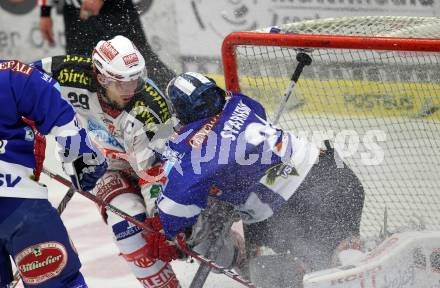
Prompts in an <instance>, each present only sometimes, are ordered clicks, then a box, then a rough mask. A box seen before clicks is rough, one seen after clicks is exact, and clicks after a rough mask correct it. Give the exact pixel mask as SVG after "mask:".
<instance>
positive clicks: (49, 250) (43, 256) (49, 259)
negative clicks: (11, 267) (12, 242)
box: [15, 242, 68, 285]
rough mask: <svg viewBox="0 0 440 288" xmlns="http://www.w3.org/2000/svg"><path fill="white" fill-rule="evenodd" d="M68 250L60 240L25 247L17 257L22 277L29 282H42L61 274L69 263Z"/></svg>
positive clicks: (16, 260)
mask: <svg viewBox="0 0 440 288" xmlns="http://www.w3.org/2000/svg"><path fill="white" fill-rule="evenodd" d="M67 257H68V256H67V250H66V247H64V245H63V244H61V243H59V242H46V243H40V244H37V245H33V246H30V247H27V248H25V249H24V250H22V251H21V252H20V253H18V254H17V256H16V257H15V263H17V267H18V269H19V271H20V275H21V278H22V279H23V281H24V282H25V283H27V284H32V285H35V284H40V283H43V282H45V281H47V280H49V279H52V278H54V277H56V276H57V275H59V274H60V273H61V272H62V271H63V270H64V268H65V267H66V264H67Z"/></svg>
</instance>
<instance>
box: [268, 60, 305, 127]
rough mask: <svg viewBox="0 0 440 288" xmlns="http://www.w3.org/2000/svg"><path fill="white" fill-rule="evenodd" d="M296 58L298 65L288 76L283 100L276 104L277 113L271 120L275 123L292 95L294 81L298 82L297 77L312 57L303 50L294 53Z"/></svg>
mask: <svg viewBox="0 0 440 288" xmlns="http://www.w3.org/2000/svg"><path fill="white" fill-rule="evenodd" d="M296 60H297V61H298V65H297V66H296V68H295V71H294V72H293V74H292V77H290V82H289V85H288V86H287V89H286V92H285V93H284V97H283V101H281V103H280V106H278V110H277V114H275V119H274V121H273V124H275V125H276V124H278V121H279V120H280V117H281V114H283V111H284V108H285V107H286V104H287V101H289V98H290V95H292V91H293V88H294V87H295V85H296V82H298V79H299V77H300V76H301V73H302V71H303V69H304V67H306V66H309V65H310V64H312V58H311V57H310V56H309V55H308V54H306V53H304V52H299V53H298V54H297V55H296Z"/></svg>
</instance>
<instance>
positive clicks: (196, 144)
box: [188, 114, 222, 148]
mask: <svg viewBox="0 0 440 288" xmlns="http://www.w3.org/2000/svg"><path fill="white" fill-rule="evenodd" d="M221 115H222V114H218V115H216V116H214V117H211V118H209V120H208V122H206V123H205V124H204V125H203V126H202V127H201V128H200V129H199V130H197V132H196V133H194V134H193V136H191V138H189V140H188V144H189V145H191V147H193V148H200V147H201V146H202V144H203V143H204V142H205V140H206V139H207V138H208V135H209V133H210V132H211V131H212V129H213V128H214V127H215V125H216V124H217V122H218V120H219V119H220V116H221Z"/></svg>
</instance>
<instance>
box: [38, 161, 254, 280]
mask: <svg viewBox="0 0 440 288" xmlns="http://www.w3.org/2000/svg"><path fill="white" fill-rule="evenodd" d="M43 173H44V174H46V175H47V176H49V177H50V178H52V179H54V180H56V181H58V182H60V183H61V184H63V185H65V186H68V187H71V186H72V183H71V182H70V181H69V180H67V179H66V178H64V177H63V176H60V175H58V174H55V173H53V172H51V171H49V170H47V169H46V168H44V167H43ZM76 192H77V193H79V194H81V195H83V196H84V197H86V198H88V199H89V200H91V201H93V202H95V203H96V204H98V205H102V206H103V207H104V208H105V209H106V210H108V211H110V212H113V213H114V214H116V215H118V216H119V217H121V218H122V219H124V220H127V221H128V222H130V223H132V224H134V225H136V226H138V227H140V228H142V229H143V230H144V231H146V232H150V233H155V231H153V230H152V229H151V228H150V227H149V226H147V225H146V224H145V223H143V222H140V221H139V220H137V219H135V218H133V217H131V216H130V215H128V214H127V213H125V212H124V211H121V210H119V209H118V208H116V207H114V206H113V205H111V204H109V203H107V202H105V201H104V200H102V199H101V198H99V197H97V196H95V195H93V194H91V193H88V192H84V191H81V190H76ZM179 249H180V250H181V251H182V252H184V253H185V254H187V255H188V256H191V257H192V258H194V259H196V260H198V261H200V262H202V263H204V264H206V265H208V266H210V267H211V268H214V269H217V270H219V271H220V272H221V273H223V274H224V275H226V276H228V277H229V278H231V279H233V280H235V281H237V282H238V283H240V284H242V285H244V286H246V287H249V288H257V286H255V285H254V284H253V283H252V282H250V281H248V280H246V279H243V278H242V277H240V275H238V274H237V273H235V272H234V271H232V270H229V269H226V268H224V267H222V266H219V265H217V264H216V263H214V261H213V260H211V259H208V258H206V257H204V256H202V255H200V254H198V253H197V252H195V251H193V250H191V249H189V248H188V247H186V245H182V244H181V243H179Z"/></svg>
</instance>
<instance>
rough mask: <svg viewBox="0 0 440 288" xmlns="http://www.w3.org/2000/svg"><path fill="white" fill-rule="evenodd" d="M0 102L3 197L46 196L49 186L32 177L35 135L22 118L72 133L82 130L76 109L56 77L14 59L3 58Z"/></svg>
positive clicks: (55, 131) (56, 133)
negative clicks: (66, 96) (65, 98)
mask: <svg viewBox="0 0 440 288" xmlns="http://www.w3.org/2000/svg"><path fill="white" fill-rule="evenodd" d="M0 103H1V105H2V109H1V110H0V200H1V199H2V197H12V198H35V199H45V198H47V189H46V188H45V187H44V186H42V185H40V184H38V183H37V182H35V181H34V180H32V179H31V176H32V175H33V168H35V158H34V135H33V132H32V128H31V127H30V126H28V125H27V124H25V123H24V122H23V120H22V117H25V118H27V119H29V120H32V121H34V122H35V125H36V127H37V129H38V131H40V132H41V133H42V134H45V135H46V134H49V133H50V134H53V135H54V136H71V135H76V134H77V133H78V131H79V127H78V126H77V123H76V120H75V113H74V110H73V108H72V107H71V105H70V104H69V103H68V102H67V101H65V100H64V99H63V98H62V97H61V95H60V92H59V84H58V83H57V82H56V81H55V80H54V79H53V78H51V77H50V76H48V75H47V74H44V73H42V72H40V71H38V70H36V69H33V68H31V67H29V66H27V65H26V64H23V63H21V62H19V61H13V60H8V61H1V60H0ZM1 206H2V204H1V202H0V207H1ZM0 210H2V209H0ZM0 216H1V215H0Z"/></svg>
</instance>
